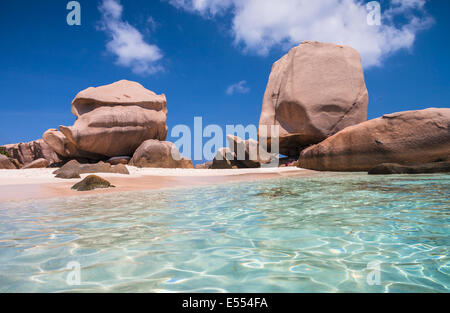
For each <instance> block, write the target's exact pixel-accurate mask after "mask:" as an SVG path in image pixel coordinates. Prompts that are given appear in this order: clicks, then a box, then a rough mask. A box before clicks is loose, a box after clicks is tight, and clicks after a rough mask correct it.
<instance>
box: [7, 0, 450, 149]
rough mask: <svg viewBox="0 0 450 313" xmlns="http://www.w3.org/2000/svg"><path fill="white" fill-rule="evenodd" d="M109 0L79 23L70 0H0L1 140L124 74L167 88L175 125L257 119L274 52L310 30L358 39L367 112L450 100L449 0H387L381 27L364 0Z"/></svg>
mask: <svg viewBox="0 0 450 313" xmlns="http://www.w3.org/2000/svg"><path fill="white" fill-rule="evenodd" d="M103 1H106V2H114V3H109V5H111V4H113V5H114V4H117V5H119V6H120V9H121V10H120V11H116V12H115V13H114V12H113V11H111V7H108V8H109V11H107V12H106V13H105V11H104V10H105V9H103V10H101V9H99V7H100V6H101V5H102V1H100V0H95V1H94V0H80V1H79V3H80V4H81V26H68V25H67V23H66V16H67V14H68V12H69V11H68V10H66V5H67V3H68V1H65V0H55V1H50V0H42V1H25V2H24V1H14V0H3V1H1V2H0V29H1V41H2V45H1V49H0V76H1V79H0V93H1V100H0V101H1V106H0V116H1V123H0V144H6V143H15V142H21V141H23V142H24V141H31V140H34V139H37V138H41V136H42V133H43V132H44V131H45V130H47V129H49V128H57V127H58V126H59V125H72V124H73V122H74V119H75V118H74V116H73V115H72V114H71V112H70V104H71V101H72V99H73V97H74V96H75V95H76V94H77V93H78V92H79V91H80V90H83V89H85V88H87V87H89V86H100V85H104V84H109V83H112V82H114V81H117V80H120V79H128V80H134V81H138V82H140V83H141V84H142V85H144V86H145V87H146V88H148V89H150V90H153V91H155V92H157V93H165V94H166V96H167V100H168V110H169V114H168V126H169V134H170V129H171V128H172V127H173V126H174V125H177V124H186V125H192V124H193V119H194V116H202V117H203V124H204V125H206V124H218V125H220V126H225V125H226V124H243V125H248V124H257V123H258V121H259V114H260V110H261V104H262V98H263V94H264V90H265V87H266V84H267V80H268V76H269V73H270V69H271V66H272V63H273V62H274V61H276V60H277V59H279V58H280V57H281V56H282V55H283V54H285V53H286V52H287V51H288V49H289V48H290V47H292V46H294V45H296V44H298V43H300V42H301V41H302V40H319V41H333V42H339V43H344V44H347V43H352V45H353V46H357V47H356V48H357V49H358V50H360V52H361V54H362V56H363V62H364V68H365V78H366V85H367V88H368V90H369V94H370V103H369V118H375V117H378V116H380V115H382V114H384V113H390V112H396V111H402V110H412V109H423V108H427V107H449V104H448V101H449V100H448V99H450V88H449V85H450V84H449V75H450V73H449V70H450V60H449V55H450V49H449V41H448V37H449V29H450V25H449V24H450V22H449V20H448V12H450V2H449V1H439V0H435V1H428V2H425V1H424V0H392V1H381V9H382V11H381V13H382V22H383V23H382V26H379V27H378V28H377V26H371V28H366V27H368V26H366V25H363V26H361V25H362V24H361V21H362V18H365V16H362V9H365V7H364V5H365V3H366V2H365V1H358V0H344V1H339V0H324V1H323V2H322V1H321V2H320V3H321V4H320V5H311V3H314V2H312V1H304V0H284V1H286V2H284V3H283V4H282V5H278V6H277V10H279V11H276V12H275V11H274V9H273V8H272V7H270V5H271V4H270V2H271V0H266V1H267V2H265V1H259V2H255V0H248V2H241V1H239V0H223V1H220V2H219V1H217V0H202V1H199V0H161V1H159V0H154V1H149V0H127V1H124V0H122V2H121V3H120V2H117V1H118V0H103ZM263 2H264V4H262V3H263ZM258 3H259V4H260V5H258ZM308 3H309V4H308ZM317 3H318V2H317ZM106 5H108V3H106ZM272 5H273V3H272ZM290 6H292V7H290ZM116 8H117V7H116ZM108 14H109V15H108ZM111 14H113V15H114V14H117V15H115V16H113V17H111ZM267 14H269V15H268V16H267ZM286 14H289V15H288V16H287V15H286ZM364 14H366V13H364ZM108 17H109V19H108ZM291 17H292V18H291ZM105 18H106V19H105ZM111 18H112V21H111ZM329 21H332V22H333V23H334V22H337V24H336V25H337V26H336V27H330V26H329V25H328V24H327V23H328V22H329ZM111 23H112V24H111ZM364 23H367V22H364ZM124 25H125V26H124ZM339 25H340V26H339ZM115 27H116V30H117V27H119V29H120V28H121V27H122V28H125V34H122V35H123V36H125V37H124V38H125V41H127V40H128V39H129V38H128V37H126V36H128V35H131V36H134V37H133V38H134V39H133V38H132V39H130V40H131V41H130V42H131V43H129V44H130V45H131V46H128V47H127V46H126V47H125V48H124V49H122V50H121V49H119V48H117V45H116V46H115V44H117V42H114V41H113V42H112V39H111V38H112V37H111V35H112V34H114V31H115ZM127 31H128V33H127ZM115 35H116V37H117V33H115ZM136 35H137V37H136ZM116 39H117V38H116ZM119 39H120V38H119ZM122 39H123V38H122ZM111 42H112V43H111ZM127 42H128V41H127ZM136 49H137V50H139V49H142V50H143V51H138V52H136V51H137V50H136ZM233 85H234V87H231V86H233ZM168 140H171V141H175V139H174V138H170V136H169V138H168Z"/></svg>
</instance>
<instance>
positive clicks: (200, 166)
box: [195, 161, 213, 170]
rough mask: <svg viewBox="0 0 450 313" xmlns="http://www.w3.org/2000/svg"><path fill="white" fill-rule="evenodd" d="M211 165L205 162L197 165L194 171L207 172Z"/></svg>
mask: <svg viewBox="0 0 450 313" xmlns="http://www.w3.org/2000/svg"><path fill="white" fill-rule="evenodd" d="M212 164H213V162H212V161H210V162H206V163H203V164H197V165H196V166H195V169H196V170H208V169H210V168H212Z"/></svg>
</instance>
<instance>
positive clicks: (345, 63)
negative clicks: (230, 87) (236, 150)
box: [259, 41, 369, 157]
mask: <svg viewBox="0 0 450 313" xmlns="http://www.w3.org/2000/svg"><path fill="white" fill-rule="evenodd" d="M368 102H369V96H368V92H367V89H366V85H365V82H364V73H363V69H362V67H361V57H360V55H359V53H358V52H357V51H356V50H355V49H353V48H350V47H346V46H341V45H335V44H328V43H319V42H311V41H305V42H303V43H302V44H300V45H299V46H297V47H294V48H292V49H291V50H290V51H289V53H288V54H286V55H285V56H283V57H282V58H281V59H280V60H278V61H277V62H275V63H274V65H273V67H272V71H271V73H270V77H269V82H268V84H267V88H266V92H265V94H264V100H263V105H262V111H261V117H260V121H259V127H260V130H259V136H260V142H266V141H267V142H268V146H269V147H270V142H271V140H270V136H271V135H272V132H271V129H270V126H271V125H278V126H279V136H280V137H279V144H280V147H279V151H280V153H281V154H284V155H287V156H292V157H298V155H299V152H300V151H301V150H302V149H304V148H306V147H308V146H310V145H312V144H316V143H319V142H321V141H322V140H324V139H326V138H327V137H329V136H332V135H334V134H335V133H337V132H338V131H340V130H342V129H344V128H346V127H348V126H351V125H355V124H358V123H361V122H363V121H366V120H367V107H368ZM263 127H264V128H267V132H266V133H265V132H263V131H262V128H263ZM265 134H266V135H267V136H265Z"/></svg>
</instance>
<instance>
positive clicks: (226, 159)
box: [211, 148, 236, 170]
mask: <svg viewBox="0 0 450 313" xmlns="http://www.w3.org/2000/svg"><path fill="white" fill-rule="evenodd" d="M235 159H236V153H234V152H232V151H231V149H230V148H220V149H218V150H217V153H216V156H215V158H214V160H213V163H212V165H211V168H212V169H220V170H222V169H231V168H233V166H234V165H233V161H234V160H235Z"/></svg>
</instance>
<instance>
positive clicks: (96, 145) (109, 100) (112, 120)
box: [55, 80, 167, 157]
mask: <svg viewBox="0 0 450 313" xmlns="http://www.w3.org/2000/svg"><path fill="white" fill-rule="evenodd" d="M72 113H73V114H74V115H75V116H76V117H77V120H76V122H75V124H74V125H73V126H71V127H65V126H60V128H59V129H60V131H61V132H62V133H63V135H64V136H65V138H66V139H67V140H68V141H69V143H70V144H73V145H74V146H75V148H76V150H77V151H83V152H87V153H92V154H96V155H102V156H107V157H115V156H121V155H125V156H131V155H132V154H133V153H134V152H135V150H136V149H137V148H138V147H139V146H140V145H141V143H142V142H144V141H145V140H148V139H157V140H165V138H166V135H167V125H166V115H167V108H166V97H165V95H156V94H155V93H154V92H152V91H150V90H147V89H145V88H144V87H143V86H142V85H140V84H139V83H136V82H131V81H126V80H121V81H118V82H116V83H113V84H110V85H106V86H101V87H97V88H92V87H90V88H88V89H86V90H83V91H81V92H80V93H78V95H77V96H76V97H75V99H74V100H73V102H72ZM55 137H56V136H55ZM55 141H56V140H55ZM63 142H64V140H63ZM55 145H56V144H55ZM58 146H60V147H65V148H67V149H69V150H71V149H70V146H69V145H67V144H65V143H64V144H61V143H58ZM61 150H64V151H65V149H62V148H58V151H61Z"/></svg>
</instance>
